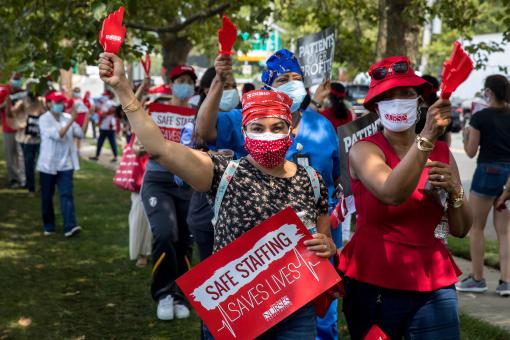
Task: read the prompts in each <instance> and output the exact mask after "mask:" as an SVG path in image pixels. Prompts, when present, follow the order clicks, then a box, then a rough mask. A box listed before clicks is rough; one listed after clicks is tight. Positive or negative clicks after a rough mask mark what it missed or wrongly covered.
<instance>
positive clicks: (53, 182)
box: [39, 170, 77, 232]
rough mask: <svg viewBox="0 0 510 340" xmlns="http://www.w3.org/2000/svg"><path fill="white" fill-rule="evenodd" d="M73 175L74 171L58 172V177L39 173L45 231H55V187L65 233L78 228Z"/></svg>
mask: <svg viewBox="0 0 510 340" xmlns="http://www.w3.org/2000/svg"><path fill="white" fill-rule="evenodd" d="M73 173H74V170H67V171H58V172H57V174H56V175H51V174H47V173H44V172H39V178H40V181H41V206H42V218H43V223H44V231H55V212H54V210H53V194H54V193H55V186H57V187H58V193H59V196H60V211H61V213H62V217H63V219H64V232H68V231H70V230H71V229H73V228H74V227H76V226H77V224H76V215H75V211H74V200H73Z"/></svg>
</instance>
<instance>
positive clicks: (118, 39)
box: [99, 6, 126, 54]
mask: <svg viewBox="0 0 510 340" xmlns="http://www.w3.org/2000/svg"><path fill="white" fill-rule="evenodd" d="M123 19H124V6H120V7H119V9H118V10H116V11H115V12H113V13H111V14H110V15H108V16H107V17H106V19H104V20H103V26H102V27H101V31H100V32H99V42H100V43H101V46H103V50H104V51H105V52H109V53H114V54H118V53H119V50H120V47H121V46H122V44H123V43H124V37H125V35H126V27H125V26H122V20H123Z"/></svg>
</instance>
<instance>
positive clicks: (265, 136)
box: [246, 132, 290, 141]
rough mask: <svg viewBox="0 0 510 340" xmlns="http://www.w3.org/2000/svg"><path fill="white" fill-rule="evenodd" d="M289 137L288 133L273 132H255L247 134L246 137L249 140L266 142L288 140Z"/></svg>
mask: <svg viewBox="0 0 510 340" xmlns="http://www.w3.org/2000/svg"><path fill="white" fill-rule="evenodd" d="M289 133H290V132H289ZM288 135H289V134H288V133H272V132H262V133H255V132H246V137H248V138H251V139H253V140H265V141H272V140H278V139H282V138H286V137H287V136H288Z"/></svg>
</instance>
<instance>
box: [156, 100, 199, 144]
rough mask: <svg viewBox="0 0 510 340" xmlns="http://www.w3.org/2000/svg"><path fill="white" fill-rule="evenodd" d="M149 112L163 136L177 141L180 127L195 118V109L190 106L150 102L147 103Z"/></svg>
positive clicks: (178, 140) (179, 135)
mask: <svg viewBox="0 0 510 340" xmlns="http://www.w3.org/2000/svg"><path fill="white" fill-rule="evenodd" d="M149 113H150V115H151V117H152V119H153V120H154V122H155V123H156V125H157V126H158V127H159V129H160V130H161V133H162V134H163V137H165V139H166V140H170V141H173V142H177V143H179V142H180V141H181V130H182V128H183V127H184V125H186V124H187V123H189V122H192V121H193V120H194V119H195V114H196V113H197V110H196V109H194V108H191V107H184V106H174V105H167V104H160V103H152V104H150V105H149Z"/></svg>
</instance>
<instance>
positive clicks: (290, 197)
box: [207, 154, 328, 252]
mask: <svg viewBox="0 0 510 340" xmlns="http://www.w3.org/2000/svg"><path fill="white" fill-rule="evenodd" d="M210 156H211V159H212V161H213V163H214V175H213V181H212V186H211V191H209V193H208V195H207V196H208V199H209V203H210V204H211V207H214V199H215V197H216V192H217V190H218V186H219V184H220V181H221V177H222V176H223V173H224V172H225V170H226V169H227V165H228V159H227V158H225V157H224V156H222V155H218V154H211V155H210ZM317 175H318V177H319V182H320V193H321V196H320V198H319V201H318V202H317V203H315V197H314V193H313V189H312V183H311V181H310V178H309V177H308V174H307V172H306V170H305V168H303V167H301V166H298V170H297V172H296V174H295V175H294V176H292V177H289V178H278V177H274V176H270V175H266V174H264V173H263V172H261V171H260V170H259V169H257V168H256V167H255V166H253V165H252V164H251V163H250V162H249V161H248V160H247V159H246V158H242V159H241V160H240V162H239V167H238V168H237V171H236V173H235V175H234V177H233V178H232V180H231V182H230V183H229V185H228V187H227V190H226V192H225V195H224V196H223V201H222V203H221V208H220V211H219V216H218V222H217V223H216V226H215V228H214V251H215V252H216V251H218V250H219V249H221V248H223V247H224V246H226V245H227V244H229V243H230V242H232V241H234V240H235V239H236V238H238V237H239V236H241V235H242V234H243V233H244V232H246V231H248V230H250V229H251V228H253V227H254V226H256V225H258V224H259V223H261V222H263V221H264V220H267V219H268V218H269V217H271V216H272V215H274V214H276V213H277V212H279V211H280V210H282V209H284V208H286V207H288V206H289V205H290V206H291V207H292V208H293V209H294V210H295V211H296V212H301V211H303V212H305V213H306V216H307V218H309V219H312V220H313V221H317V218H318V217H319V216H321V215H326V214H327V213H328V190H327V188H326V185H325V184H324V180H323V179H322V177H321V176H320V174H319V173H317Z"/></svg>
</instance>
